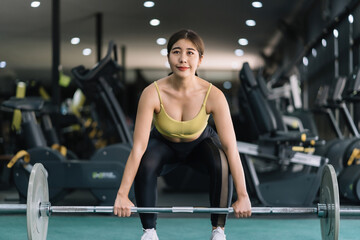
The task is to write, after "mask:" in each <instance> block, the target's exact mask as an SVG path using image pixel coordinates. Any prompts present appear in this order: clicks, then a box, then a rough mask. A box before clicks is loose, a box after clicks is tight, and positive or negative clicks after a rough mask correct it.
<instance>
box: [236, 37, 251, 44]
mask: <svg viewBox="0 0 360 240" xmlns="http://www.w3.org/2000/svg"><path fill="white" fill-rule="evenodd" d="M238 43H239V44H240V45H241V46H246V45H248V44H249V41H248V40H247V39H246V38H240V39H239V41H238Z"/></svg>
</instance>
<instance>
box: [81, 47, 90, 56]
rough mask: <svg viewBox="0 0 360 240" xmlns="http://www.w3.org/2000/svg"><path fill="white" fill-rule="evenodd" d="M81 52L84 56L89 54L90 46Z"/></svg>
mask: <svg viewBox="0 0 360 240" xmlns="http://www.w3.org/2000/svg"><path fill="white" fill-rule="evenodd" d="M82 53H83V55H84V56H89V55H90V54H91V49H90V48H84V50H83V52H82Z"/></svg>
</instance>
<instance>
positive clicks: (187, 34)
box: [167, 29, 205, 57]
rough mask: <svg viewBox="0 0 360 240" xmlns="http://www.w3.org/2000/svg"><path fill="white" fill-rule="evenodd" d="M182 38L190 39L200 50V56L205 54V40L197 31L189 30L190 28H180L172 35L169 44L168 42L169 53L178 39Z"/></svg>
mask: <svg viewBox="0 0 360 240" xmlns="http://www.w3.org/2000/svg"><path fill="white" fill-rule="evenodd" d="M180 39H188V40H190V41H191V42H192V43H193V44H194V45H195V47H196V50H197V51H198V52H199V57H201V56H203V55H204V49H205V47H204V42H203V40H202V39H201V37H200V36H199V35H198V34H197V33H196V32H194V31H193V30H189V29H183V30H180V31H178V32H176V33H174V34H173V35H172V36H171V37H170V39H169V41H168V44H167V52H168V55H169V53H170V51H171V48H172V47H173V45H174V44H175V43H176V42H177V41H179V40H180Z"/></svg>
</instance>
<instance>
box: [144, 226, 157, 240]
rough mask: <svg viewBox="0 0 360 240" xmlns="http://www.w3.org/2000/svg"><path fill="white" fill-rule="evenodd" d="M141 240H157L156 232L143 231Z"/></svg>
mask: <svg viewBox="0 0 360 240" xmlns="http://www.w3.org/2000/svg"><path fill="white" fill-rule="evenodd" d="M143 231H144V233H143V235H142V237H141V240H159V238H158V235H157V234H156V230H155V229H154V228H150V229H144V230H143Z"/></svg>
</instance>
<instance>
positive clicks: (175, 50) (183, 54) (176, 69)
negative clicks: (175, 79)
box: [168, 39, 203, 77]
mask: <svg viewBox="0 0 360 240" xmlns="http://www.w3.org/2000/svg"><path fill="white" fill-rule="evenodd" d="M202 58H203V56H201V57H200V55H199V52H198V51H197V49H196V46H195V45H194V44H193V43H192V42H191V41H190V40H188V39H180V40H179V41H177V42H176V43H175V44H174V45H173V46H172V48H171V51H170V52H169V55H168V61H169V64H170V68H171V70H172V72H173V74H175V75H178V76H180V77H188V76H195V72H196V69H197V68H198V67H199V65H200V63H201V61H202Z"/></svg>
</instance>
